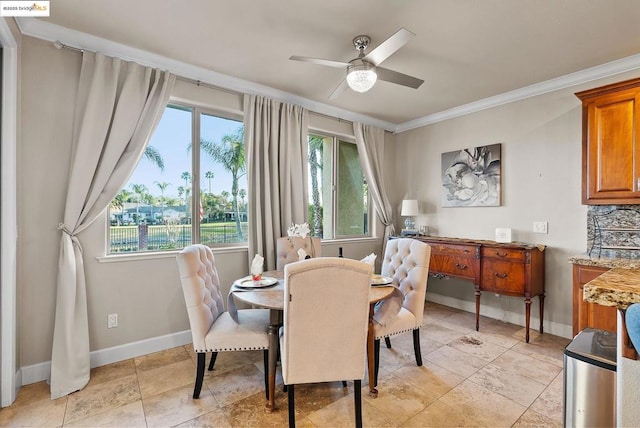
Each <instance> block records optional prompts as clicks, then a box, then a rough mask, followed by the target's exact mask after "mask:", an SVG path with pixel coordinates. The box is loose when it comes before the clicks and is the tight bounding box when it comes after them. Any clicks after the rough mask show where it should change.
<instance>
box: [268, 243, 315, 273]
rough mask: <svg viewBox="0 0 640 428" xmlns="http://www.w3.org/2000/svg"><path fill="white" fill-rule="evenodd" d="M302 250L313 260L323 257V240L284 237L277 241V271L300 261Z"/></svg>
mask: <svg viewBox="0 0 640 428" xmlns="http://www.w3.org/2000/svg"><path fill="white" fill-rule="evenodd" d="M300 248H302V249H303V250H304V251H305V253H307V254H308V255H309V256H311V258H315V257H320V256H321V255H322V247H321V240H320V238H318V237H315V236H314V237H312V236H307V237H306V238H302V237H300V236H284V237H282V238H278V240H277V241H276V269H278V270H283V269H284V266H285V265H286V264H288V263H291V262H297V261H298V260H299V256H298V250H299V249H300Z"/></svg>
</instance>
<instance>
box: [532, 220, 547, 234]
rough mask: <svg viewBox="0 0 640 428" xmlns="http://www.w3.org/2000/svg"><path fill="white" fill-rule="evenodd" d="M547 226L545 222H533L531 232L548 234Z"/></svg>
mask: <svg viewBox="0 0 640 428" xmlns="http://www.w3.org/2000/svg"><path fill="white" fill-rule="evenodd" d="M548 225H549V223H547V222H546V221H534V222H533V232H534V233H549V232H548Z"/></svg>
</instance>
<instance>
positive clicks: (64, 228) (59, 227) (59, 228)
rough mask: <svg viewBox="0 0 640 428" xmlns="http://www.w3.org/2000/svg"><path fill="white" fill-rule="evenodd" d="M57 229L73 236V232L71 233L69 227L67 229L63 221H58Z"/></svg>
mask: <svg viewBox="0 0 640 428" xmlns="http://www.w3.org/2000/svg"><path fill="white" fill-rule="evenodd" d="M58 230H61V231H63V232H64V233H66V234H67V235H69V236H70V237H72V238H75V236H76V235H75V234H73V233H71V231H70V230H69V229H67V226H65V225H64V223H58Z"/></svg>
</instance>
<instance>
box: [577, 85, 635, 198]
mask: <svg viewBox="0 0 640 428" xmlns="http://www.w3.org/2000/svg"><path fill="white" fill-rule="evenodd" d="M576 96H577V97H578V98H580V99H581V100H582V116H583V125H582V132H583V137H582V203H583V204H589V205H609V204H640V79H634V80H628V81H625V82H621V83H616V84H613V85H608V86H604V87H601V88H596V89H591V90H588V91H584V92H579V93H577V94H576Z"/></svg>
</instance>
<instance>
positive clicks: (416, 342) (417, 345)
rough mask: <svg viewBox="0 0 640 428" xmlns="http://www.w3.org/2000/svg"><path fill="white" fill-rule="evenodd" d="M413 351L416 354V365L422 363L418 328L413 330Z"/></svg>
mask: <svg viewBox="0 0 640 428" xmlns="http://www.w3.org/2000/svg"><path fill="white" fill-rule="evenodd" d="M413 352H414V353H415V354H416V365H417V366H421V365H422V354H421V353H420V329H419V328H416V329H414V330H413Z"/></svg>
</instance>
